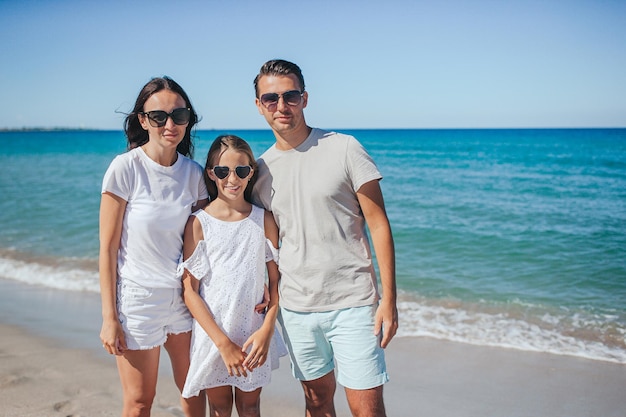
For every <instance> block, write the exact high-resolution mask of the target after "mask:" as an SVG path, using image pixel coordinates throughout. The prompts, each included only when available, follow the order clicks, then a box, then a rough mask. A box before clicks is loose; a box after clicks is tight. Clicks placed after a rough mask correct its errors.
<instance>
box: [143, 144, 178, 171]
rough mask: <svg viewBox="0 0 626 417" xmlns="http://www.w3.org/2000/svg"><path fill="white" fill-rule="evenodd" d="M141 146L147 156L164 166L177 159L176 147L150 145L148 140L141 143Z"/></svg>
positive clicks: (169, 165)
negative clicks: (166, 147) (167, 147)
mask: <svg viewBox="0 0 626 417" xmlns="http://www.w3.org/2000/svg"><path fill="white" fill-rule="evenodd" d="M141 148H142V149H143V151H144V152H145V153H146V155H148V158H150V159H152V160H153V161H154V162H156V163H157V164H159V165H163V166H164V167H171V166H172V165H174V164H175V163H176V160H177V159H178V152H176V149H165V148H161V147H157V146H150V142H148V143H146V144H144V145H142V146H141Z"/></svg>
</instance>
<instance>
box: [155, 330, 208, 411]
mask: <svg viewBox="0 0 626 417" xmlns="http://www.w3.org/2000/svg"><path fill="white" fill-rule="evenodd" d="M164 346H165V349H166V350H167V353H168V354H169V356H170V361H171V362H172V372H173V374H174V382H175V383H176V386H177V387H178V390H179V391H180V392H182V391H183V386H184V385H185V379H186V378H187V372H188V371H189V348H190V346H191V332H185V333H180V334H170V335H168V337H167V341H166V342H165V345H164ZM180 403H181V406H182V408H183V412H184V413H185V416H187V417H205V415H206V398H205V395H204V391H202V392H200V394H199V395H198V396H197V397H191V398H183V397H180Z"/></svg>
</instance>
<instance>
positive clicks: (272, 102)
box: [260, 90, 304, 111]
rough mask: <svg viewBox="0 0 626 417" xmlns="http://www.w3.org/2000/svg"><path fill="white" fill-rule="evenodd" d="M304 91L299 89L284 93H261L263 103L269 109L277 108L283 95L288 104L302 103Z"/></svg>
mask: <svg viewBox="0 0 626 417" xmlns="http://www.w3.org/2000/svg"><path fill="white" fill-rule="evenodd" d="M303 94H304V92H303V91H299V90H289V91H285V92H284V93H282V94H278V93H265V94H263V95H261V98H260V100H261V104H262V105H264V106H265V108H266V109H268V110H269V111H274V110H276V106H278V100H279V99H280V98H281V97H282V98H283V102H284V103H286V104H288V105H289V106H297V105H298V104H300V101H301V100H302V95H303Z"/></svg>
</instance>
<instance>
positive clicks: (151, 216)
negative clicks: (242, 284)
mask: <svg viewBox="0 0 626 417" xmlns="http://www.w3.org/2000/svg"><path fill="white" fill-rule="evenodd" d="M102 192H103V193H105V192H109V193H112V194H115V195H116V196H118V197H120V198H122V199H124V200H125V201H126V202H127V204H126V212H125V214H124V220H123V225H122V236H121V241H120V249H119V253H118V265H117V270H118V275H119V277H121V278H122V279H128V280H130V281H132V282H134V283H136V284H139V285H142V286H145V287H151V288H180V287H181V281H180V279H178V278H177V277H176V269H177V266H178V262H179V260H180V257H181V253H182V247H183V232H184V229H185V223H186V222H187V219H188V218H189V215H190V214H191V209H192V207H193V206H194V205H195V204H196V203H197V202H198V201H199V200H203V199H206V198H208V193H207V189H206V185H205V183H204V178H203V175H202V167H201V166H200V165H199V164H198V163H197V162H195V161H193V160H191V159H189V158H187V157H185V156H183V155H182V154H180V153H179V154H178V158H177V160H176V162H175V163H174V165H172V166H169V167H166V166H162V165H159V164H157V163H156V162H154V161H153V160H152V159H150V158H149V157H148V155H146V153H145V152H144V150H143V149H142V148H141V147H138V148H135V149H132V150H130V151H128V152H126V153H124V154H121V155H118V156H117V157H116V158H115V159H114V160H113V161H112V162H111V165H110V166H109V168H108V169H107V171H106V173H105V175H104V179H103V181H102Z"/></svg>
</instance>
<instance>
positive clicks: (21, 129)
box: [0, 127, 115, 132]
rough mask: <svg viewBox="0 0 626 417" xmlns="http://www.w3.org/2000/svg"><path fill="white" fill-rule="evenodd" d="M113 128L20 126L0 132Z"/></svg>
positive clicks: (74, 130)
mask: <svg viewBox="0 0 626 417" xmlns="http://www.w3.org/2000/svg"><path fill="white" fill-rule="evenodd" d="M108 130H115V129H96V128H88V127H21V128H0V132H85V131H103V132H106V131H108Z"/></svg>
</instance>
